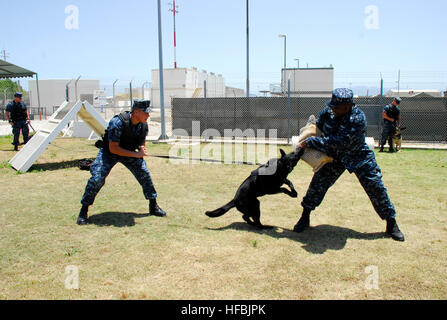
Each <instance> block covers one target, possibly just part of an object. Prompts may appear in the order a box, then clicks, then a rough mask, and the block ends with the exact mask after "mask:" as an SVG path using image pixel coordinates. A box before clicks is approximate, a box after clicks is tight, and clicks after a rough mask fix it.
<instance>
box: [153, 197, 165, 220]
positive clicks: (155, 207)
mask: <svg viewBox="0 0 447 320" xmlns="http://www.w3.org/2000/svg"><path fill="white" fill-rule="evenodd" d="M149 214H151V215H153V216H157V217H164V216H166V212H165V211H164V210H163V209H162V208H160V207H159V206H158V204H157V200H155V199H150V200H149Z"/></svg>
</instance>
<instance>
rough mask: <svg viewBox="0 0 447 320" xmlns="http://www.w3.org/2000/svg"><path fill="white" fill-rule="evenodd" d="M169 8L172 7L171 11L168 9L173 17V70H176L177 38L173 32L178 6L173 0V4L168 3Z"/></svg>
mask: <svg viewBox="0 0 447 320" xmlns="http://www.w3.org/2000/svg"><path fill="white" fill-rule="evenodd" d="M169 5H170V6H172V9H171V8H169V11H170V12H172V14H173V16H174V68H175V69H177V55H176V49H177V39H176V38H177V37H176V32H175V14H176V13H178V10H177V9H178V6H177V5H176V4H175V0H174V2H170V3H169Z"/></svg>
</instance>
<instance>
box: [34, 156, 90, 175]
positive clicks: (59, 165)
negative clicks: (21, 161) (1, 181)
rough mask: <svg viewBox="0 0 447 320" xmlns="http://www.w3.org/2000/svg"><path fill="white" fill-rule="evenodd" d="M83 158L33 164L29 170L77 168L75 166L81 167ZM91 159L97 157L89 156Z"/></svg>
mask: <svg viewBox="0 0 447 320" xmlns="http://www.w3.org/2000/svg"><path fill="white" fill-rule="evenodd" d="M82 159H85V158H82ZM82 159H76V160H67V161H60V162H48V163H38V164H33V165H32V166H31V168H30V169H29V170H28V171H30V172H31V171H34V170H37V171H55V170H61V169H68V168H75V167H79V160H82ZM89 159H92V160H95V158H89ZM79 170H80V169H79Z"/></svg>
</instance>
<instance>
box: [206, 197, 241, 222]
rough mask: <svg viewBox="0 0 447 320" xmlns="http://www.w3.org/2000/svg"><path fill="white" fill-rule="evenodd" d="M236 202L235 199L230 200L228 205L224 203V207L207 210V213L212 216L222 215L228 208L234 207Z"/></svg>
mask: <svg viewBox="0 0 447 320" xmlns="http://www.w3.org/2000/svg"><path fill="white" fill-rule="evenodd" d="M234 207H235V204H234V199H233V200H231V201H230V202H228V203H227V204H226V205H223V206H222V207H220V208H218V209H216V210H213V211H207V212H205V214H206V215H207V216H208V217H210V218H216V217H220V216H222V215H224V214H225V213H226V212H227V211H228V210H230V209H231V208H234Z"/></svg>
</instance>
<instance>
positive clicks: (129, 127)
mask: <svg viewBox="0 0 447 320" xmlns="http://www.w3.org/2000/svg"><path fill="white" fill-rule="evenodd" d="M150 111H151V108H150V101H149V100H135V102H134V104H133V106H132V111H131V112H128V111H126V112H123V113H121V114H119V115H116V116H115V117H113V118H112V119H111V120H110V122H109V125H108V127H107V130H106V132H105V134H104V136H103V144H102V147H101V148H100V149H99V152H98V155H97V157H96V160H95V161H94V162H93V163H92V165H91V166H90V173H91V175H92V176H91V178H90V179H89V180H88V182H87V186H86V187H85V192H84V195H83V196H82V199H81V204H82V208H81V211H80V213H79V217H78V220H77V224H79V225H82V224H86V223H87V222H88V207H89V206H90V205H92V204H93V202H94V200H95V197H96V195H97V194H98V192H99V190H100V189H101V188H102V186H103V185H104V183H105V179H106V177H107V176H108V175H109V173H110V170H112V168H113V167H114V166H115V164H117V163H118V162H120V163H122V164H123V165H124V166H125V167H126V168H127V169H129V170H130V172H132V174H133V175H134V176H135V178H136V179H137V181H138V182H139V183H140V185H141V187H142V188H143V194H144V196H145V198H146V199H147V200H149V214H151V215H155V216H159V217H164V216H166V212H165V211H163V210H162V209H161V208H160V207H159V206H158V204H157V201H156V198H157V192H156V191H155V188H154V184H153V182H152V178H151V175H150V173H149V170H148V169H147V166H146V162H145V161H144V159H143V157H145V156H147V153H146V136H147V133H148V125H147V119H148V118H149V112H150Z"/></svg>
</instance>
